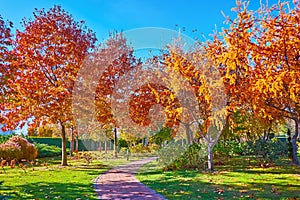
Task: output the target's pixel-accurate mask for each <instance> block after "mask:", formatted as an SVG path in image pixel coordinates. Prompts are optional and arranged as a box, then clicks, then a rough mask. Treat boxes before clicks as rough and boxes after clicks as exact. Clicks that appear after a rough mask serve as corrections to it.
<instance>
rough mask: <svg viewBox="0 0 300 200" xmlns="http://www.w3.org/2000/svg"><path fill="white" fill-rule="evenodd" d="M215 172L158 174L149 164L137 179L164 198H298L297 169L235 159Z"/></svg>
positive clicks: (154, 165)
mask: <svg viewBox="0 0 300 200" xmlns="http://www.w3.org/2000/svg"><path fill="white" fill-rule="evenodd" d="M217 170H219V172H216V173H214V174H208V173H202V172H201V171H184V170H182V171H168V172H162V171H161V167H159V165H158V163H157V162H152V163H149V164H148V165H145V166H143V167H142V168H141V169H140V170H139V173H138V179H139V180H140V181H141V182H142V183H144V184H145V185H147V186H149V187H150V188H152V189H153V190H155V191H157V192H158V193H160V194H162V195H164V196H165V197H166V198H168V199H200V198H201V199H222V198H224V199H250V198H254V199H289V198H290V199H294V198H295V197H296V198H300V168H299V167H295V166H284V167H272V168H258V167H248V166H247V165H246V164H244V163H243V162H242V161H241V160H238V159H235V160H233V161H231V162H229V163H227V165H225V166H222V167H217Z"/></svg>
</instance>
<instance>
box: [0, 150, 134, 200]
mask: <svg viewBox="0 0 300 200" xmlns="http://www.w3.org/2000/svg"><path fill="white" fill-rule="evenodd" d="M39 162H40V164H39V166H36V167H34V170H33V169H32V167H31V166H30V165H29V166H28V168H27V169H26V173H25V171H24V170H23V169H21V168H20V167H18V166H16V167H15V168H14V169H11V168H10V167H9V166H7V167H5V170H6V173H4V171H3V170H2V169H0V173H1V174H0V182H1V184H0V199H2V198H3V197H5V198H7V199H97V196H96V193H95V190H94V186H93V182H94V179H95V178H96V177H97V176H99V175H100V174H102V173H104V172H105V171H107V170H108V169H110V168H112V167H114V166H117V165H121V164H124V163H127V162H129V161H126V159H124V158H118V159H112V154H111V152H109V154H107V155H104V153H102V154H99V153H97V156H96V159H95V160H93V161H92V163H91V164H89V165H88V164H87V163H86V162H85V160H84V159H71V158H69V161H68V162H69V166H67V167H62V166H60V158H59V157H57V158H49V159H44V160H39ZM46 165H48V166H46Z"/></svg>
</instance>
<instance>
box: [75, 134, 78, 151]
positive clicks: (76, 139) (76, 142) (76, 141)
mask: <svg viewBox="0 0 300 200" xmlns="http://www.w3.org/2000/svg"><path fill="white" fill-rule="evenodd" d="M75 140H76V147H75V149H76V151H77V152H78V135H76V138H75Z"/></svg>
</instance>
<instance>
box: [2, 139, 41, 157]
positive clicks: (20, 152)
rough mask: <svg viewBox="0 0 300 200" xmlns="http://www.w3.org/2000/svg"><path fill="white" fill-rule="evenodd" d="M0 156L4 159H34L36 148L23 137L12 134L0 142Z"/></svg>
mask: <svg viewBox="0 0 300 200" xmlns="http://www.w3.org/2000/svg"><path fill="white" fill-rule="evenodd" d="M0 157H1V158H2V159H5V160H13V159H17V160H22V159H26V160H34V159H35V158H36V157H37V150H36V148H35V146H34V145H33V144H31V143H29V142H28V141H27V140H26V139H25V138H22V137H20V136H13V137H11V138H10V139H9V140H8V141H7V142H5V143H3V144H0Z"/></svg>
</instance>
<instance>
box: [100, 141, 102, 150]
mask: <svg viewBox="0 0 300 200" xmlns="http://www.w3.org/2000/svg"><path fill="white" fill-rule="evenodd" d="M99 151H100V152H101V151H102V142H101V141H100V142H99Z"/></svg>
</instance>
